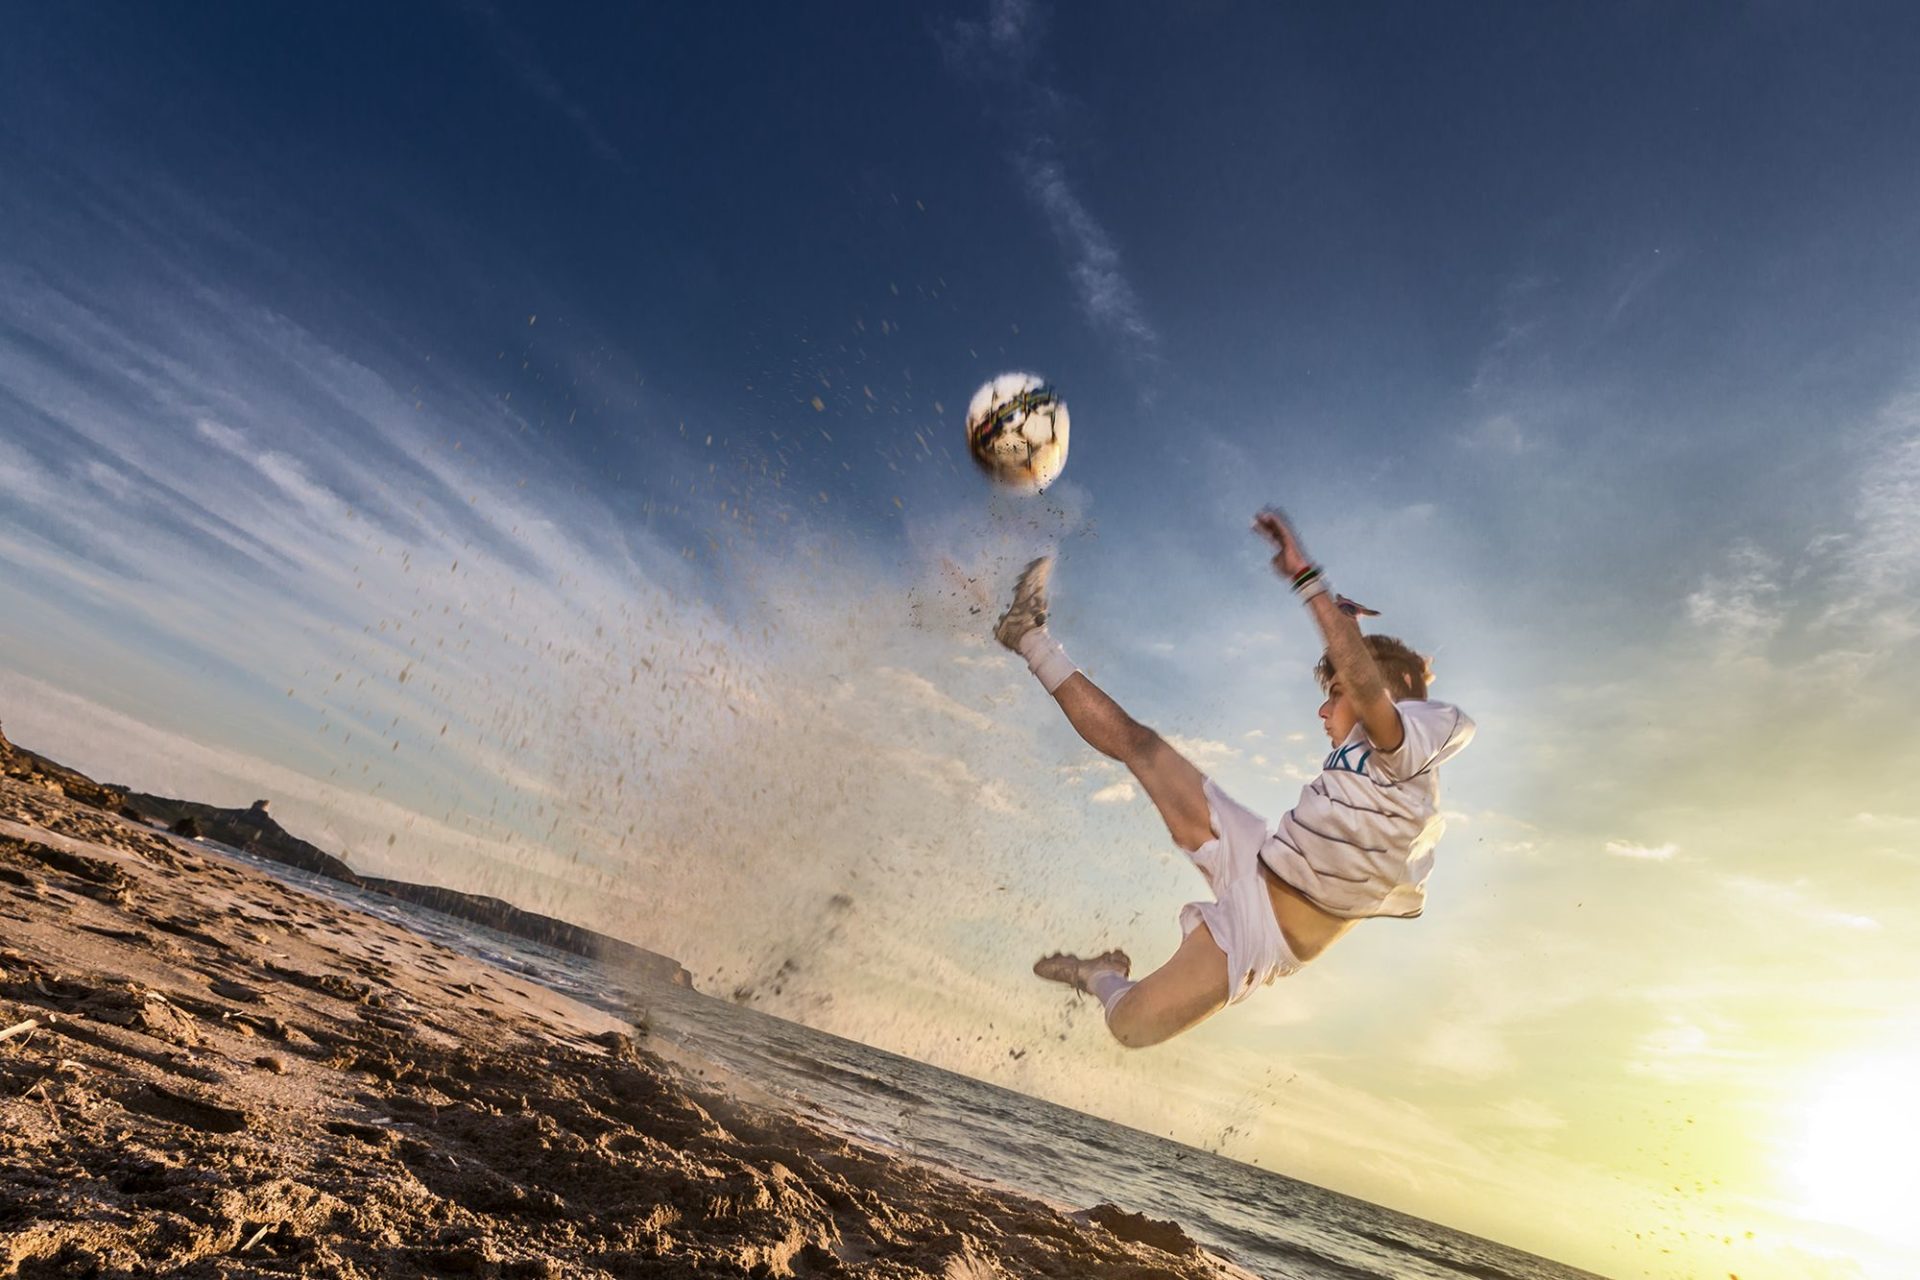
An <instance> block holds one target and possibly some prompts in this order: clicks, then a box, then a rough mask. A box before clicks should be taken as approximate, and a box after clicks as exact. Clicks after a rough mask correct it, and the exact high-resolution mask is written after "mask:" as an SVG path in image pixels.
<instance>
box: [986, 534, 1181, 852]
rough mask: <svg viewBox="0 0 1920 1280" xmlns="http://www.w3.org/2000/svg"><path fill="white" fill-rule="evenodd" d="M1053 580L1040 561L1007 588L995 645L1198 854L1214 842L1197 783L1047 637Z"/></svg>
mask: <svg viewBox="0 0 1920 1280" xmlns="http://www.w3.org/2000/svg"><path fill="white" fill-rule="evenodd" d="M1052 575H1053V557H1052V556H1042V557H1041V558H1040V559H1038V560H1035V561H1034V562H1033V563H1031V564H1029V565H1028V566H1027V567H1026V569H1025V571H1023V572H1022V573H1021V575H1020V578H1019V581H1018V582H1016V583H1015V584H1014V589H1013V603H1012V604H1010V605H1008V606H1007V611H1006V612H1005V613H1003V614H1001V615H1000V621H999V623H998V624H997V625H996V626H995V627H994V630H993V635H994V639H996V640H998V641H999V642H1000V643H1001V644H1003V645H1005V646H1006V647H1007V648H1009V649H1012V650H1013V651H1014V652H1015V653H1018V654H1019V655H1020V656H1021V657H1023V658H1025V659H1026V660H1027V665H1028V667H1030V668H1031V669H1032V671H1033V674H1034V675H1035V676H1037V677H1038V678H1039V680H1040V683H1041V685H1042V686H1044V687H1045V689H1046V691H1047V692H1048V693H1050V694H1052V695H1053V698H1054V701H1056V702H1058V703H1059V704H1060V709H1061V710H1062V711H1064V712H1065V713H1066V716H1067V720H1068V721H1069V722H1070V723H1071V724H1072V725H1073V727H1074V729H1075V730H1076V731H1078V733H1079V734H1080V736H1081V737H1082V738H1084V739H1086V741H1087V745H1088V746H1091V747H1092V748H1093V749H1094V750H1095V751H1098V752H1099V753H1100V754H1102V755H1104V756H1108V757H1110V758H1112V759H1114V760H1118V761H1119V762H1120V763H1121V764H1124V765H1126V766H1127V768H1128V770H1130V771H1131V772H1132V774H1133V776H1134V777H1135V778H1137V779H1138V780H1139V782H1140V785H1141V787H1142V788H1143V789H1144V790H1145V791H1146V793H1147V798H1148V799H1150V800H1152V801H1153V805H1154V808H1156V809H1158V810H1159V811H1160V817H1161V819H1162V820H1163V821H1164V822H1165V823H1166V824H1167V831H1168V832H1169V833H1170V834H1171V835H1172V836H1173V840H1174V843H1175V844H1177V845H1179V846H1180V847H1181V848H1182V849H1185V850H1187V851H1189V852H1191V851H1193V850H1195V849H1198V848H1199V847H1200V846H1201V845H1203V844H1205V843H1206V842H1207V841H1209V840H1211V839H1212V838H1213V822H1212V820H1211V819H1210V818H1209V817H1208V813H1207V795H1206V791H1205V789H1204V787H1203V785H1202V784H1203V783H1204V782H1205V778H1204V776H1203V775H1202V774H1201V772H1200V771H1199V770H1198V769H1196V768H1194V766H1193V762H1192V761H1190V760H1188V759H1187V758H1186V757H1185V756H1183V755H1181V754H1180V753H1179V752H1178V751H1175V750H1174V749H1173V748H1172V747H1170V746H1168V745H1167V743H1166V740H1165V739H1164V738H1162V737H1161V736H1160V735H1159V734H1157V733H1155V732H1154V731H1153V730H1152V729H1149V728H1147V726H1145V725H1143V724H1141V723H1140V722H1139V721H1137V720H1135V719H1134V718H1133V717H1132V716H1130V715H1128V714H1127V713H1126V711H1125V710H1123V709H1122V708H1121V706H1120V704H1119V703H1117V702H1115V701H1114V700H1113V699H1112V698H1110V697H1108V696H1107V694H1106V692H1105V691H1104V690H1102V689H1101V688H1100V687H1099V686H1098V685H1096V684H1094V682H1093V681H1091V680H1089V679H1088V678H1087V677H1086V674H1085V673H1084V672H1081V671H1078V670H1076V669H1075V668H1074V665H1073V660H1072V659H1070V658H1068V657H1067V653H1066V650H1065V649H1063V648H1061V647H1060V642H1059V641H1058V640H1055V639H1054V638H1053V636H1052V635H1051V634H1050V633H1049V632H1048V631H1047V625H1046V624H1047V585H1048V582H1049V580H1050V579H1051V577H1052Z"/></svg>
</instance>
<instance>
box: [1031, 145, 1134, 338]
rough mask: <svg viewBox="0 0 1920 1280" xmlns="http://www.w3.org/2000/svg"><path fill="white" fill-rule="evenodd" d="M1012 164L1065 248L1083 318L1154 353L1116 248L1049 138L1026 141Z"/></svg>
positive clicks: (1063, 248) (1055, 236) (1098, 327)
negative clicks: (1075, 188) (1026, 143)
mask: <svg viewBox="0 0 1920 1280" xmlns="http://www.w3.org/2000/svg"><path fill="white" fill-rule="evenodd" d="M1014 166H1015V168H1016V169H1017V170H1018V172H1019V174H1020V179H1021V182H1022V184H1023V185H1024V186H1025V188H1026V192H1027V196H1028V198H1029V199H1031V200H1032V201H1033V202H1034V204H1035V205H1036V206H1038V207H1039V209H1040V211H1041V212H1042V213H1044V214H1045V215H1046V218H1047V224H1048V225H1049V226H1050V227H1051V228H1052V229H1053V234H1054V238H1055V239H1056V240H1057V241H1059V243H1060V247H1061V249H1062V250H1063V251H1064V252H1065V253H1066V257H1067V278H1068V279H1069V280H1071V281H1072V282H1073V287H1074V293H1075V295H1076V296H1077V297H1078V298H1079V300H1080V307H1081V310H1082V311H1084V312H1085V313H1086V316H1087V319H1088V320H1089V321H1091V322H1092V324H1093V326H1094V327H1095V328H1096V329H1101V330H1104V331H1106V332H1107V333H1109V334H1111V335H1113V336H1115V337H1117V338H1119V339H1121V341H1122V344H1123V345H1124V346H1125V347H1126V348H1127V349H1128V350H1129V351H1130V352H1131V353H1132V354H1133V355H1134V356H1135V357H1136V358H1141V359H1152V358H1153V357H1154V355H1155V353H1156V350H1157V348H1158V345H1159V341H1160V339H1159V335H1158V334H1157V333H1156V332H1155V331H1154V328H1153V326H1152V325H1151V324H1150V323H1148V321H1147V318H1146V313H1145V310H1144V308H1143V307H1142V306H1141V303H1140V298H1139V295H1138V294H1137V293H1135V291H1134V288H1133V285H1132V284H1131V283H1130V282H1129V281H1128V280H1127V277H1126V274H1125V272H1123V271H1122V270H1121V266H1120V250H1119V249H1118V248H1117V247H1116V246H1115V245H1114V243H1113V239H1112V237H1111V236H1109V235H1108V234H1107V231H1106V229H1105V228H1104V227H1102V226H1101V225H1100V223H1099V222H1098V221H1096V220H1095V219H1094V216H1093V214H1092V213H1091V212H1090V211H1089V210H1088V209H1087V206H1086V204H1085V202H1083V201H1082V200H1081V199H1080V197H1079V195H1078V194H1077V193H1076V192H1075V191H1074V189H1073V187H1072V185H1071V184H1070V183H1069V182H1068V180H1067V174H1066V168H1065V165H1064V164H1063V162H1062V161H1061V160H1060V159H1059V157H1057V156H1055V155H1053V154H1052V153H1051V143H1050V142H1048V141H1046V140H1042V139H1036V140H1034V141H1032V142H1030V143H1029V144H1028V146H1027V147H1026V149H1025V150H1023V151H1021V152H1020V153H1019V154H1018V155H1016V156H1015V157H1014Z"/></svg>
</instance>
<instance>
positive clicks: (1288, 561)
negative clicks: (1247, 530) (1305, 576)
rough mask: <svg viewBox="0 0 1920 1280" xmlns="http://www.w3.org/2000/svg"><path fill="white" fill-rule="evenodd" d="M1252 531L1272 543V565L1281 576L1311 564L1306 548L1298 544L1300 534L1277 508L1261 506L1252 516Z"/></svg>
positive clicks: (1290, 575) (1286, 575)
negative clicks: (1256, 513) (1258, 511)
mask: <svg viewBox="0 0 1920 1280" xmlns="http://www.w3.org/2000/svg"><path fill="white" fill-rule="evenodd" d="M1253 531H1254V532H1255V533H1257V534H1259V535H1260V536H1261V537H1263V538H1265V539H1266V540H1267V541H1268V542H1271V543H1272V544H1273V548H1274V555H1273V567H1274V568H1275V569H1276V570H1278V571H1279V574H1280V576H1281V577H1283V578H1292V577H1293V576H1294V575H1295V574H1296V573H1299V572H1300V571H1301V570H1303V569H1305V568H1307V567H1309V566H1310V565H1312V564H1313V561H1312V560H1311V559H1309V558H1308V556H1307V549H1306V548H1305V547H1303V546H1301V545H1300V535H1298V534H1296V533H1295V532H1294V531H1293V526H1292V525H1290V524H1288V523H1287V518H1286V517H1285V516H1284V515H1281V514H1280V511H1279V510H1278V508H1275V507H1263V508H1262V509H1261V510H1260V513H1259V514H1258V515H1256V516H1254V518H1253Z"/></svg>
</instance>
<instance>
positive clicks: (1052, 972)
mask: <svg viewBox="0 0 1920 1280" xmlns="http://www.w3.org/2000/svg"><path fill="white" fill-rule="evenodd" d="M1102 969H1107V970H1111V971H1113V972H1115V973H1118V974H1119V975H1120V976H1121V977H1123V978H1124V977H1127V976H1128V975H1130V974H1131V973H1132V972H1133V961H1132V960H1131V959H1129V958H1128V957H1127V953H1126V952H1124V951H1120V950H1117V949H1116V950H1113V951H1108V952H1106V953H1105V954H1103V955H1097V956H1094V957H1092V958H1091V959H1088V960H1082V959H1081V958H1080V957H1079V956H1070V955H1067V954H1065V953H1063V952H1055V953H1054V954H1053V955H1050V956H1045V957H1042V958H1041V959H1039V960H1036V961H1034V962H1033V973H1034V976H1035V977H1038V978H1045V979H1046V980H1047V981H1048V982H1059V983H1063V984H1065V985H1066V986H1069V987H1072V988H1073V989H1074V990H1075V991H1081V992H1086V990H1087V979H1089V978H1091V977H1092V976H1093V975H1094V974H1096V973H1098V972H1100V971H1101V970H1102ZM1088 994H1091V993H1090V992H1088Z"/></svg>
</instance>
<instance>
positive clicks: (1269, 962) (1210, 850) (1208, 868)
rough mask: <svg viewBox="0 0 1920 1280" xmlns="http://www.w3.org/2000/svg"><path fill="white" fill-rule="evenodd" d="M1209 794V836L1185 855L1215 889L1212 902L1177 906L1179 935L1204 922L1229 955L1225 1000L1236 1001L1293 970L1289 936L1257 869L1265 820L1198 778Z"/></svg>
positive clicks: (1297, 963)
mask: <svg viewBox="0 0 1920 1280" xmlns="http://www.w3.org/2000/svg"><path fill="white" fill-rule="evenodd" d="M1201 785H1202V787H1203V788H1204V790H1205V791H1206V794H1207V818H1208V820H1209V821H1210V822H1211V823H1212V824H1213V839H1211V840H1209V841H1207V842H1206V843H1205V844H1203V845H1201V846H1200V847H1199V848H1198V849H1195V850H1193V852H1191V853H1187V851H1186V850H1185V849H1182V850H1180V852H1182V853H1186V854H1187V857H1189V858H1191V859H1192V860H1193V865H1194V866H1195V867H1197V868H1199V870H1200V874H1201V875H1203V876H1205V877H1206V878H1207V887H1208V888H1210V889H1212V890H1213V901H1212V902H1189V903H1188V904H1187V905H1186V906H1184V907H1182V908H1180V933H1181V935H1182V936H1183V937H1184V936H1185V935H1187V934H1189V933H1192V932H1193V931H1194V929H1195V928H1196V927H1197V926H1199V925H1200V924H1201V923H1202V922H1205V924H1206V926H1207V930H1208V932H1210V933H1212V934H1213V940H1214V941H1215V942H1217V943H1219V944H1220V948H1221V950H1223V951H1225V952H1226V953H1227V1003H1228V1004H1239V1003H1240V1002H1241V1001H1242V1000H1245V999H1246V998H1247V997H1248V996H1250V995H1252V994H1253V989H1254V988H1255V987H1264V986H1265V985H1267V983H1269V982H1272V981H1273V980H1274V979H1275V978H1284V977H1286V976H1287V975H1288V974H1290V973H1297V972H1298V971H1299V969H1300V961H1298V960H1296V959H1294V955H1293V951H1292V949H1291V948H1289V947H1288V946H1287V939H1286V936H1285V935H1284V934H1282V933H1281V932H1280V922H1279V921H1278V920H1277V919H1275V918H1274V914H1273V901H1272V899H1270V898H1269V897H1268V896H1267V885H1266V881H1265V879H1264V877H1263V876H1262V875H1261V872H1260V849H1261V846H1263V845H1264V844H1266V842H1267V820H1266V819H1265V818H1263V817H1261V816H1260V815H1259V814H1257V813H1255V812H1254V811H1253V810H1251V809H1249V808H1247V807H1246V806H1245V805H1242V804H1241V803H1239V802H1238V801H1237V800H1235V799H1234V798H1233V797H1232V796H1229V795H1228V794H1227V793H1226V792H1224V791H1222V790H1220V788H1218V787H1216V786H1214V785H1213V779H1211V778H1206V779H1203V780H1202V784H1201Z"/></svg>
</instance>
